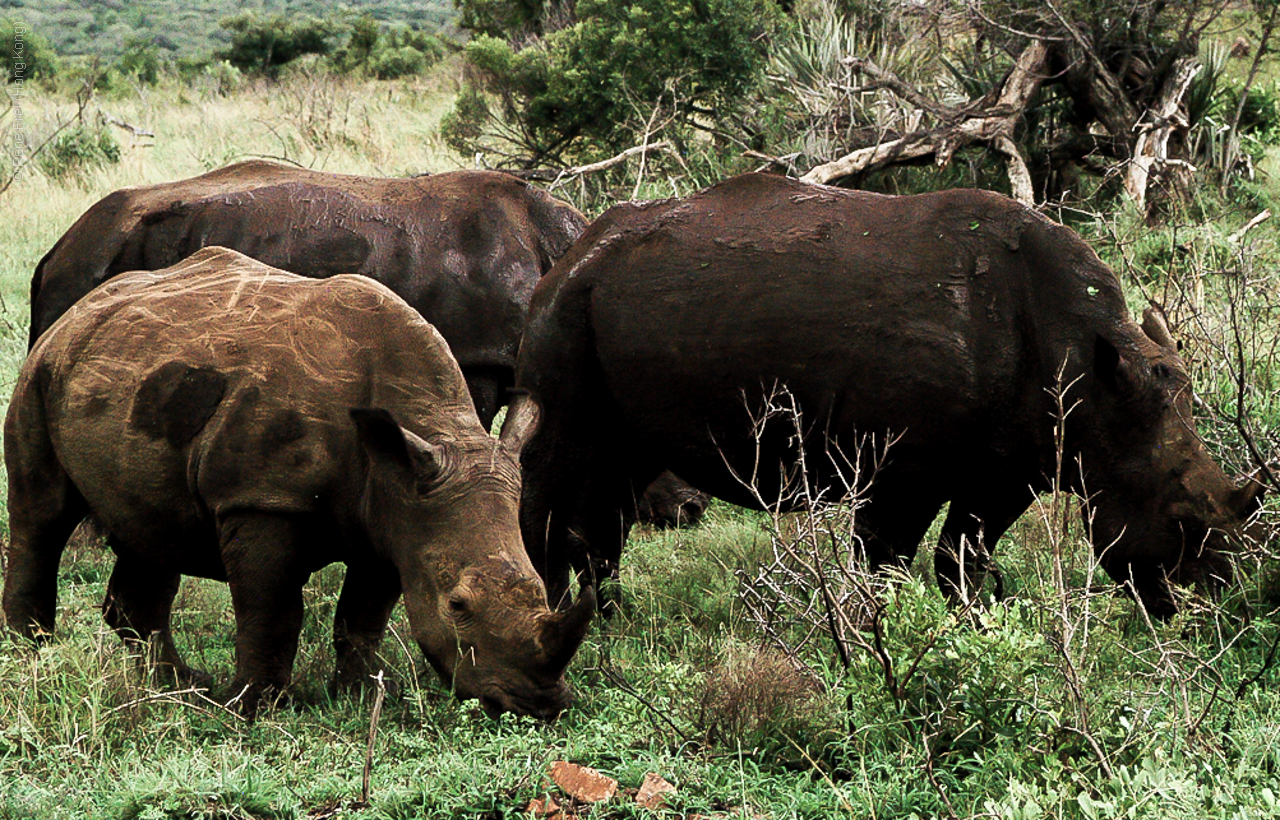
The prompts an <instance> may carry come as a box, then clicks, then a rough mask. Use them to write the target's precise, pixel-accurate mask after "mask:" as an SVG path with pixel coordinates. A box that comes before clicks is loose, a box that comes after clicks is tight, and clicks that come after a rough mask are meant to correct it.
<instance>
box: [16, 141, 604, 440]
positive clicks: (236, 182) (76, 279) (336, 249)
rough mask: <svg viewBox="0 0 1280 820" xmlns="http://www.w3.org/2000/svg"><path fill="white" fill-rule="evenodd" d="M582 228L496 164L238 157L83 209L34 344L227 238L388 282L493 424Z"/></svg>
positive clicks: (295, 269) (47, 289)
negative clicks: (78, 312) (71, 311)
mask: <svg viewBox="0 0 1280 820" xmlns="http://www.w3.org/2000/svg"><path fill="white" fill-rule="evenodd" d="M586 224H587V221H586V219H585V218H584V217H583V216H582V214H581V213H579V212H578V210H577V209H575V208H574V207H573V206H571V205H568V204H566V203H564V202H560V201H559V200H556V199H553V198H552V197H550V196H548V195H547V194H546V193H544V192H543V191H541V190H539V189H538V188H535V187H533V186H532V185H530V184H528V183H526V182H523V181H521V180H519V179H517V178H515V177H513V176H510V175H509V174H503V173H500V172H497V171H454V172H450V173H445V174H436V175H431V176H422V177H414V178H408V179H391V178H380V177H364V176H353V175H349V174H332V173H325V172H321V171H312V170H308V169H305V168H296V167H292V166H288V165H282V164H279V163H274V162H265V161H262V160H252V161H249V162H241V163H236V164H234V165H229V166H227V167H225V168H219V169H217V170H215V171H210V172H209V173H207V174H203V175H201V176H198V177H193V178H191V179H183V180H178V181H175V182H166V183H162V184H159V185H147V186H140V187H135V188H124V189H121V190H119V191H115V192H113V193H111V194H108V195H107V196H106V197H104V198H103V199H101V200H99V201H98V202H97V203H96V204H94V205H93V206H92V207H91V208H89V210H88V211H86V212H85V213H84V215H82V216H81V217H80V218H79V219H78V220H77V221H76V222H75V224H74V225H72V226H71V227H70V228H69V229H68V230H67V232H66V233H65V234H63V236H62V237H61V238H60V239H59V240H58V241H57V243H55V244H54V246H53V248H51V249H50V250H49V252H48V253H46V254H45V256H44V258H43V259H41V260H40V262H39V263H38V264H37V265H36V270H35V274H34V275H33V276H32V279H31V333H30V344H31V345H34V344H35V341H36V339H38V338H39V337H40V334H41V333H43V332H44V331H45V330H47V329H48V328H49V327H50V326H51V325H52V324H53V323H54V321H56V320H57V318H58V317H59V316H61V315H62V314H63V313H64V312H66V311H67V309H68V308H70V307H71V305H73V304H75V302H76V300H77V299H79V298H80V297H82V296H84V295H85V294H87V293H88V292H89V291H91V290H93V289H94V288H95V287H97V286H98V285H100V284H102V283H103V282H104V281H106V280H107V279H109V278H111V277H112V276H115V275H117V274H120V273H123V272H125V271H133V270H158V269H160V268H164V267H168V266H169V265H174V264H176V263H178V262H179V261H181V260H182V259H185V258H186V257H188V256H190V255H191V254H192V253H194V252H195V251H197V250H199V249H200V248H203V247H205V246H207V245H221V246H223V247H226V248H231V249H233V250H237V251H240V252H241V253H244V254H247V255H249V256H251V257H253V258H254V259H257V260H258V261H259V262H264V263H266V264H268V265H272V266H274V267H277V268H280V269H282V270H286V271H289V272H291V273H297V274H301V275H304V276H310V277H314V278H317V279H322V278H325V277H328V276H333V275H335V274H340V273H361V274H364V275H366V276H370V277H372V278H374V279H377V280H378V281H379V282H382V283H383V284H384V285H386V286H388V287H389V288H391V289H392V290H393V291H395V292H396V293H398V294H399V295H400V296H401V297H402V298H403V299H404V300H405V301H406V302H408V303H409V304H410V305H412V306H413V307H414V308H416V309H417V310H418V312H419V313H421V314H422V315H423V316H424V317H425V318H426V319H427V321H428V322H430V323H431V324H433V325H435V327H436V329H437V330H439V331H440V333H441V334H442V335H443V336H444V338H445V341H447V342H448V343H449V347H450V349H451V350H452V351H453V355H454V358H456V359H457V361H458V365H459V366H460V367H461V368H462V375H463V376H464V377H465V378H466V380H467V386H468V388H469V389H470V391H471V395H472V398H473V399H474V400H475V403H476V411H477V413H478V414H479V416H480V422H481V423H482V424H484V425H485V427H486V429H487V428H488V426H489V425H490V424H491V423H492V421H493V417H494V415H495V414H496V413H497V411H498V408H499V407H500V406H501V404H502V403H503V396H504V392H505V391H506V389H507V388H509V387H510V386H511V382H512V377H513V372H514V367H515V356H516V349H517V347H519V344H520V331H521V329H522V328H523V326H524V319H525V313H526V312H527V311H528V305H529V298H530V296H531V294H532V293H533V286H534V285H535V284H536V283H537V282H538V279H539V278H540V277H541V276H542V275H543V274H544V273H546V272H547V270H549V269H550V268H551V264H552V263H553V262H554V261H555V260H556V259H558V258H559V257H560V255H561V254H563V253H564V252H565V251H566V250H567V249H568V248H569V246H570V245H571V244H572V243H573V240H575V239H576V238H577V237H578V235H579V234H581V233H582V230H583V228H584V227H585V226H586Z"/></svg>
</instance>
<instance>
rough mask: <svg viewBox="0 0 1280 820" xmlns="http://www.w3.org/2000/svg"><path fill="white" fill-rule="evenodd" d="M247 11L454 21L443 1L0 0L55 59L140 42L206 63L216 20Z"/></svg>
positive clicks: (434, 23) (220, 39) (435, 24)
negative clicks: (48, 47)
mask: <svg viewBox="0 0 1280 820" xmlns="http://www.w3.org/2000/svg"><path fill="white" fill-rule="evenodd" d="M245 11H251V12H257V13H259V14H263V15H270V14H283V15H286V16H289V17H296V16H298V15H310V16H312V17H329V16H330V15H333V14H335V12H337V13H338V14H339V15H341V16H345V17H352V18H354V17H358V16H360V15H363V14H367V15H370V16H372V17H373V18H374V19H376V20H380V21H383V22H396V23H406V24H408V25H411V26H413V27H415V28H421V29H425V30H427V31H435V30H437V29H439V28H440V27H442V26H445V25H447V24H448V23H449V22H450V21H451V20H452V19H453V17H454V11H453V8H452V6H451V4H450V3H449V2H448V0H423V1H422V2H405V0H351V2H346V3H343V4H341V5H340V6H335V5H334V4H332V3H324V2H320V0H251V2H247V3H245V2H235V0H199V2H192V3H183V2H177V0H127V2H125V1H124V0H107V1H106V2H99V0H0V17H8V18H13V19H20V20H23V21H24V22H26V24H27V25H28V26H30V27H31V28H32V30H33V31H35V32H36V33H37V34H39V35H40V36H42V37H44V38H46V39H47V40H48V41H49V42H50V44H51V45H52V46H53V48H54V50H55V51H56V52H57V53H58V54H62V55H68V56H85V57H95V56H96V57H100V58H101V59H103V60H104V61H107V62H110V61H112V60H115V59H117V58H119V57H120V56H122V55H123V54H124V53H125V52H126V51H127V50H128V49H129V47H130V46H132V45H136V44H138V43H146V44H151V45H154V46H155V47H156V48H157V49H158V51H159V52H160V53H161V54H163V55H164V56H166V57H168V58H170V59H177V58H179V57H183V58H188V59H197V58H200V57H204V58H208V57H209V56H211V55H212V54H213V52H214V51H215V50H216V49H219V48H222V47H225V46H226V44H227V43H228V42H229V41H230V37H229V35H228V34H227V32H225V31H224V30H222V29H220V28H219V27H218V21H219V20H222V19H224V18H226V17H230V16H232V15H234V14H238V13H241V12H245Z"/></svg>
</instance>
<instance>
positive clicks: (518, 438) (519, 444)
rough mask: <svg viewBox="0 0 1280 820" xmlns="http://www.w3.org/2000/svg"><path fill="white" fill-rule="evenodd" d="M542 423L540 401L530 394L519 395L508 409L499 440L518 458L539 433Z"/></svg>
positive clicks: (513, 399)
mask: <svg viewBox="0 0 1280 820" xmlns="http://www.w3.org/2000/svg"><path fill="white" fill-rule="evenodd" d="M541 421H542V408H541V407H539V405H538V400H537V399H535V398H534V397H533V396H532V395H530V394H529V393H517V394H516V395H515V397H514V398H512V400H511V404H510V406H508V407H507V418H506V419H505V420H504V421H503V422H502V432H501V433H499V434H498V440H499V441H501V442H502V446H503V447H504V448H506V450H507V451H508V452H510V453H515V454H516V455H517V456H518V455H520V453H522V452H524V446H525V445H526V444H528V443H529V439H531V438H533V434H534V433H536V432H537V431H538V424H539V422H541Z"/></svg>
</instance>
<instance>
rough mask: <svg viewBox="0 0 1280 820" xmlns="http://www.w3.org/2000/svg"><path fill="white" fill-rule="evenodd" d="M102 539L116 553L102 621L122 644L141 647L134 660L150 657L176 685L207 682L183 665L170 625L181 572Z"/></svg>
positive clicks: (210, 679) (114, 541) (156, 666)
mask: <svg viewBox="0 0 1280 820" xmlns="http://www.w3.org/2000/svg"><path fill="white" fill-rule="evenodd" d="M107 542H108V544H110V546H111V548H112V549H113V550H114V551H115V552H116V554H117V555H118V556H119V558H117V559H116V565H115V569H113V570H112V571H111V580H110V581H108V582H107V594H106V597H105V598H104V599H103V601H102V618H103V620H105V621H106V622H107V625H108V626H110V627H111V628H112V629H114V630H115V631H116V634H118V635H119V636H120V638H121V640H123V641H124V642H125V643H126V644H127V645H131V646H135V647H137V648H138V649H140V650H141V652H140V658H139V659H140V660H141V661H142V662H143V663H145V662H147V661H148V660H149V661H150V662H151V664H152V665H153V668H154V669H155V670H156V671H157V672H158V673H162V674H167V675H172V676H173V678H174V680H175V681H176V682H177V683H178V684H180V685H196V686H208V685H209V684H210V683H211V682H212V678H211V677H210V676H209V675H207V674H205V673H203V672H200V671H198V670H196V669H192V668H191V667H190V666H187V664H186V663H185V662H184V661H183V660H182V656H181V655H180V654H179V653H178V648H177V646H175V645H174V642H173V632H172V631H171V630H170V625H169V619H170V614H171V613H172V611H173V599H174V596H176V595H177V594H178V584H179V583H180V582H181V580H182V576H181V575H179V574H178V573H177V572H176V571H173V570H170V569H168V568H165V567H161V566H156V565H155V564H154V563H153V562H151V561H148V560H146V559H142V558H137V557H135V556H132V555H130V554H129V553H128V552H126V551H125V550H124V549H123V548H122V547H121V545H120V544H119V542H118V541H117V540H116V539H115V537H114V536H109V537H108V540H107Z"/></svg>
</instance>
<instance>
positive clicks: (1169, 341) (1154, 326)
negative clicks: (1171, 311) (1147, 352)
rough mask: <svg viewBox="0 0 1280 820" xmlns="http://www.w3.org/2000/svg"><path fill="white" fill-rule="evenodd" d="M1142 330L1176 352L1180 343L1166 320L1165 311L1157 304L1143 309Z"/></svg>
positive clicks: (1159, 343)
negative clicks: (1175, 338) (1171, 332)
mask: <svg viewBox="0 0 1280 820" xmlns="http://www.w3.org/2000/svg"><path fill="white" fill-rule="evenodd" d="M1142 332H1143V333H1146V334H1147V338H1149V339H1150V340H1151V341H1153V342H1155V343H1156V344H1158V345H1160V346H1161V347H1163V348H1166V349H1168V350H1172V351H1175V352H1176V351H1177V350H1178V343H1177V342H1175V341H1174V340H1173V336H1172V334H1170V333H1169V324H1168V323H1167V322H1166V321H1165V320H1164V311H1163V310H1161V309H1160V308H1159V307H1157V306H1156V305H1152V306H1151V307H1149V308H1147V309H1146V310H1144V311H1142Z"/></svg>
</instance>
